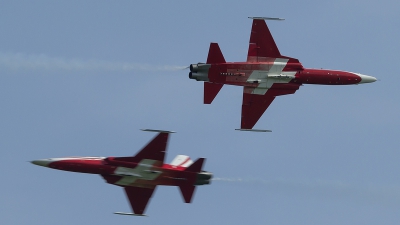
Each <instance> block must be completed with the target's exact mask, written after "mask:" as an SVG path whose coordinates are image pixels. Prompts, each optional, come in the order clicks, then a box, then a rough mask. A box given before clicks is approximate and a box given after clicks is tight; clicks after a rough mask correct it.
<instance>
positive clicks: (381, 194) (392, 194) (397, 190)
mask: <svg viewBox="0 0 400 225" xmlns="http://www.w3.org/2000/svg"><path fill="white" fill-rule="evenodd" d="M212 180H213V181H216V182H224V183H231V184H234V183H236V184H239V183H241V184H247V185H252V186H257V187H262V188H265V189H266V190H267V191H274V192H275V191H277V192H283V193H285V194H307V195H314V196H315V195H317V196H330V197H335V198H336V197H342V198H346V199H354V200H357V201H363V202H365V201H367V202H372V203H383V204H387V203H390V204H393V203H394V204H396V205H400V187H399V186H385V185H355V184H350V183H346V182H342V181H329V180H316V181H305V180H287V179H286V180H285V179H276V180H265V179H243V178H213V179H212Z"/></svg>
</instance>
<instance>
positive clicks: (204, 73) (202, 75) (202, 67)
mask: <svg viewBox="0 0 400 225" xmlns="http://www.w3.org/2000/svg"><path fill="white" fill-rule="evenodd" d="M210 67H211V65H210V64H204V63H198V64H190V66H189V68H190V73H189V78H190V79H195V80H197V81H208V70H209V69H210Z"/></svg>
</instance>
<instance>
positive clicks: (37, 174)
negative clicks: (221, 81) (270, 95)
mask: <svg viewBox="0 0 400 225" xmlns="http://www.w3.org/2000/svg"><path fill="white" fill-rule="evenodd" d="M325 2H326V3H323V2H321V1H316V0H315V1H312V0H310V1H285V0H284V1H261V0H260V1H97V0H96V1H94V0H93V1H35V2H33V1H0V30H1V35H0V96H1V98H0V118H1V119H0V127H1V129H0V151H1V153H2V158H1V163H0V168H1V171H2V173H1V175H0V180H1V186H0V190H1V194H0V218H1V224H40V225H46V224H58V225H64V224H65V225H67V224H68V225H69V224H99V225H100V224H145V225H147V224H161V223H162V224H167V225H168V224H174V225H175V224H177V225H180V224H192V225H199V224H304V225H309V224H332V225H334V224H335V225H336V224H344V225H347V224H349V225H350V224H351V225H354V224H387V225H389V224H399V222H400V176H399V171H400V163H399V161H400V152H399V147H400V140H399V131H400V116H399V115H400V105H399V102H400V95H399V94H400V91H399V90H400V89H399V82H398V81H397V80H396V79H395V78H396V77H399V75H398V73H399V72H398V71H399V69H400V68H399V52H400V45H399V40H400V29H399V27H400V14H399V13H398V12H399V9H400V2H399V1H385V0H383V1H382V0H380V1H376V0H371V1H361V0H354V1H347V0H346V1H344V0H339V1H325ZM248 16H270V17H283V18H285V19H286V20H285V21H283V22H277V21H268V25H269V27H270V30H271V32H272V34H273V36H274V38H275V41H276V43H277V45H278V47H279V49H280V52H281V53H282V54H283V55H287V56H291V57H295V58H298V59H299V60H300V62H302V63H303V65H304V66H305V67H311V68H330V69H338V70H346V71H352V72H359V73H362V74H366V75H371V76H375V77H377V78H378V79H379V80H380V81H378V82H375V83H372V84H364V85H353V86H317V85H305V86H302V87H300V89H299V90H298V91H297V92H296V94H294V95H287V96H281V97H278V98H276V100H275V101H274V102H273V104H272V105H271V106H270V108H269V109H268V110H267V112H266V113H265V114H264V116H263V117H261V119H260V121H259V122H258V124H256V126H255V128H258V129H272V130H273V132H272V133H251V132H238V131H235V130H234V129H235V128H239V126H240V110H241V102H242V88H241V87H236V86H225V87H224V88H223V89H222V90H221V92H220V94H219V95H218V96H217V97H216V99H215V100H214V102H213V104H212V105H203V104H202V98H203V84H202V82H196V81H194V80H190V79H189V78H188V75H187V74H188V72H189V71H188V70H176V69H177V68H180V67H185V66H188V65H189V64H191V63H197V62H204V61H205V60H206V57H207V52H208V47H209V43H210V42H218V43H219V44H220V47H221V50H222V52H223V53H224V56H225V59H226V60H227V61H244V60H245V59H246V54H247V47H248V41H249V35H250V29H251V20H250V19H247V17H248ZM141 128H152V129H166V130H174V131H177V133H176V134H173V135H171V138H170V144H169V149H168V155H167V162H170V161H171V160H172V159H173V158H174V157H175V155H177V154H187V155H190V156H191V157H192V158H194V159H195V158H197V157H206V158H207V161H206V164H205V167H204V169H205V170H207V171H211V172H213V173H214V175H215V177H216V178H220V180H216V181H214V182H213V183H212V184H211V185H208V186H202V187H199V188H198V189H197V192H196V194H195V196H194V201H193V203H192V204H185V203H183V200H182V197H181V196H180V193H179V191H178V188H177V187H162V186H161V187H158V189H157V190H156V192H155V194H154V196H153V198H152V200H151V202H150V204H149V206H148V208H147V211H146V214H148V215H149V217H145V218H142V217H129V216H118V215H114V214H113V212H115V211H125V212H130V210H131V209H130V206H129V204H128V202H127V200H126V199H125V194H124V193H123V190H122V188H120V187H117V186H113V185H109V184H106V183H105V182H104V181H103V179H102V178H101V177H100V176H97V175H89V174H78V173H71V172H64V171H58V170H52V169H48V168H43V167H38V166H35V165H32V164H31V163H29V161H31V160H35V159H42V158H51V157H64V156H129V155H134V154H136V152H137V151H138V150H140V149H141V148H142V147H143V146H144V145H145V144H146V143H147V142H148V141H149V140H150V139H151V138H153V137H154V135H155V133H148V132H142V131H140V130H139V129H141Z"/></svg>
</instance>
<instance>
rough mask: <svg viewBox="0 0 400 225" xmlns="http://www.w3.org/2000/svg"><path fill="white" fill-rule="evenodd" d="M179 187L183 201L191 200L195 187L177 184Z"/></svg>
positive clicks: (188, 201)
mask: <svg viewBox="0 0 400 225" xmlns="http://www.w3.org/2000/svg"><path fill="white" fill-rule="evenodd" d="M179 189H180V190H181V193H182V197H183V199H184V201H185V203H190V202H192V197H193V193H194V190H195V189H196V186H194V185H182V186H179Z"/></svg>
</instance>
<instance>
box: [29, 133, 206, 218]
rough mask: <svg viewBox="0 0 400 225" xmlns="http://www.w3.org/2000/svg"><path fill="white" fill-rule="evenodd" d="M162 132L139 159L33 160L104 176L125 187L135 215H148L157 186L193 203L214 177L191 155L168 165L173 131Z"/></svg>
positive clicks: (82, 158)
mask: <svg viewBox="0 0 400 225" xmlns="http://www.w3.org/2000/svg"><path fill="white" fill-rule="evenodd" d="M145 131H156V132H160V133H159V134H158V135H157V136H156V137H155V138H154V139H153V140H152V141H150V142H149V143H148V144H147V145H146V146H145V147H144V148H143V149H142V150H141V151H140V152H138V153H137V154H136V155H135V156H130V157H67V158H51V159H41V160H34V161H32V163H33V164H36V165H39V166H44V167H49V168H52V169H58V170H66V171H72V172H79V173H91V174H99V175H101V176H102V177H103V178H104V179H105V180H106V182H107V183H109V184H114V185H117V186H120V187H123V188H124V190H125V193H126V196H127V197H128V199H129V202H130V204H131V207H132V210H133V212H134V213H124V212H116V214H121V215H134V216H144V214H143V213H144V211H145V209H146V206H147V203H148V202H149V200H150V198H151V196H152V195H153V192H154V190H155V189H156V187H157V185H169V186H178V187H179V188H180V190H181V193H182V196H183V199H184V201H185V202H186V203H190V202H191V200H192V196H193V193H194V190H195V187H196V185H204V184H209V183H210V180H211V178H212V174H211V173H209V172H206V171H203V170H202V167H203V163H204V160H205V159H204V158H199V159H197V160H196V161H195V162H194V163H193V161H192V160H191V159H190V158H189V156H185V155H178V156H176V157H175V159H174V160H173V161H172V163H171V164H164V157H165V151H166V147H167V143H168V135H169V133H170V132H169V131H160V130H145Z"/></svg>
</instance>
